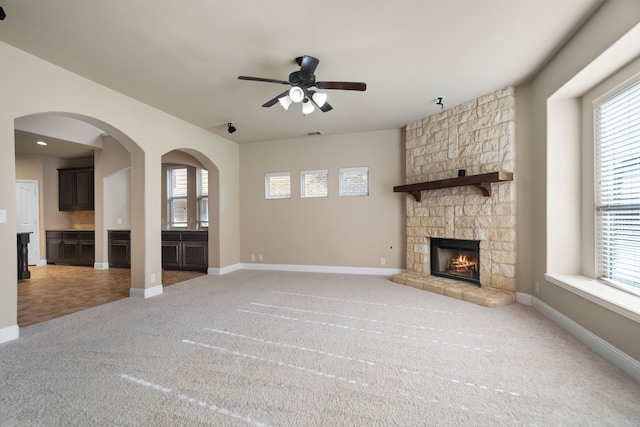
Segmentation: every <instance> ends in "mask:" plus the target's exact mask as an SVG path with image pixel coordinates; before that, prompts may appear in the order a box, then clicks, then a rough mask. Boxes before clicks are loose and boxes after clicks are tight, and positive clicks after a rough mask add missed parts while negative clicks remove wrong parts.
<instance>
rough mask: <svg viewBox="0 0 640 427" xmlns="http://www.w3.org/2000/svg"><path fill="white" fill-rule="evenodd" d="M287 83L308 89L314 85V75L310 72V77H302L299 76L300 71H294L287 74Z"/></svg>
mask: <svg viewBox="0 0 640 427" xmlns="http://www.w3.org/2000/svg"><path fill="white" fill-rule="evenodd" d="M289 83H291V85H292V86H299V87H301V88H303V89H308V88H310V87H313V86H315V85H316V75H315V74H312V75H311V77H310V78H308V79H304V78H302V77H300V71H294V72H293V73H291V74H289Z"/></svg>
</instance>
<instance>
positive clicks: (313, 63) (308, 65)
mask: <svg viewBox="0 0 640 427" xmlns="http://www.w3.org/2000/svg"><path fill="white" fill-rule="evenodd" d="M319 62H320V60H319V59H318V58H314V57H313V56H309V55H305V56H303V57H302V60H301V62H300V73H299V76H300V78H301V79H305V80H308V79H311V77H313V73H315V71H316V67H317V66H318V63H319Z"/></svg>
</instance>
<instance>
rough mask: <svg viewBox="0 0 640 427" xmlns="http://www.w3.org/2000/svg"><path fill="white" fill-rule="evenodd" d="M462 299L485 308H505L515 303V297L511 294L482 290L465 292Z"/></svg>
mask: <svg viewBox="0 0 640 427" xmlns="http://www.w3.org/2000/svg"><path fill="white" fill-rule="evenodd" d="M462 299H463V300H464V301H468V302H472V303H474V304H478V305H483V306H485V307H503V306H505V305H509V304H511V303H513V302H515V297H514V295H512V294H510V293H507V292H500V291H492V290H489V289H482V288H478V289H473V290H470V291H467V292H465V293H464V295H463V296H462Z"/></svg>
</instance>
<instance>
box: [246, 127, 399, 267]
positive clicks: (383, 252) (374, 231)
mask: <svg viewBox="0 0 640 427" xmlns="http://www.w3.org/2000/svg"><path fill="white" fill-rule="evenodd" d="M403 144H404V143H403V141H402V133H401V131H400V130H399V129H398V130H390V131H380V132H367V133H354V134H344V135H336V136H319V137H306V138H300V139H294V140H288V141H272V142H260V143H256V144H243V145H241V147H240V159H241V163H240V172H241V190H240V191H241V199H240V203H241V226H242V227H241V229H242V233H241V241H242V253H241V260H242V262H243V263H251V262H252V261H251V255H252V254H253V255H255V257H256V260H255V261H253V262H256V263H259V258H258V257H259V255H262V256H263V261H262V263H265V264H296V265H314V266H347V267H366V268H396V269H397V268H403V267H404V254H405V249H404V221H405V220H404V208H403V205H404V198H405V196H404V194H397V193H393V187H394V186H395V185H400V184H402V183H403V182H404V170H403V164H404V154H403V150H404V148H403V147H404V145H403ZM355 166H368V167H369V196H367V197H339V196H338V171H339V168H341V167H355ZM315 169H328V170H329V197H327V198H316V199H302V198H301V197H300V172H301V171H303V170H315ZM284 171H289V172H290V173H291V199H282V200H265V185H264V180H265V173H267V172H284ZM381 258H385V261H386V262H385V265H384V266H381V264H380V259H381Z"/></svg>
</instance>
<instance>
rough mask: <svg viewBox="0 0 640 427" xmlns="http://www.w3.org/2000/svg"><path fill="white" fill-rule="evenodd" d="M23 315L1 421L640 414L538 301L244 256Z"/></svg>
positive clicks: (422, 421) (1, 374) (5, 359)
mask: <svg viewBox="0 0 640 427" xmlns="http://www.w3.org/2000/svg"><path fill="white" fill-rule="evenodd" d="M164 291H165V293H164V294H163V295H161V296H158V297H154V298H151V299H147V300H142V299H132V298H128V299H124V300H120V301H116V302H113V303H109V304H107V305H104V306H100V307H96V308H92V309H89V310H86V311H83V312H79V313H74V314H70V315H68V316H64V317H61V318H58V319H54V320H51V321H48V322H44V323H41V324H37V325H33V326H29V327H25V328H21V330H20V333H21V338H20V339H19V340H16V341H13V342H9V343H5V344H3V345H0V426H3V427H4V426H40V425H44V426H49V425H50V426H89V425H101V426H102V425H107V426H111V425H116V426H136V425H141V426H142V425H145V426H146V425H149V426H199V425H212V426H236V425H237V426H246V425H248V426H368V425H379V426H436V425H438V426H440V425H460V426H476V425H477V426H496V425H505V426H559V425H567V426H588V425H593V426H638V425H640V384H638V383H637V382H635V381H634V380H633V379H631V378H630V377H628V376H627V375H626V374H624V373H623V372H622V371H620V370H619V369H617V368H615V367H614V366H612V365H611V364H610V363H608V362H607V361H605V360H603V359H602V358H601V357H600V356H598V355H596V354H595V353H593V352H592V351H591V350H589V349H588V348H587V347H586V346H584V345H582V344H581V343H579V342H578V341H576V340H575V339H574V338H573V337H571V336H570V335H569V334H568V333H566V332H565V331H563V330H561V329H560V328H559V327H557V326H555V325H554V324H552V323H551V322H549V321H548V320H547V319H545V318H543V317H542V316H541V315H540V314H538V313H536V312H535V311H534V310H533V309H531V308H529V307H526V306H522V305H519V304H513V305H510V306H507V307H503V308H485V307H480V306H477V305H474V304H470V303H466V302H463V301H459V300H456V299H452V298H447V297H443V296H440V295H436V294H432V293H429V292H424V291H420V290H417V289H413V288H410V287H406V286H401V285H398V284H395V283H392V282H391V281H389V280H388V279H387V278H382V277H375V276H356V275H332V274H305V273H285V272H258V271H241V272H236V273H233V274H230V275H227V276H223V277H214V276H204V277H200V278H197V279H193V280H190V281H187V282H184V283H181V284H177V285H174V286H171V287H168V288H165V290H164Z"/></svg>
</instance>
